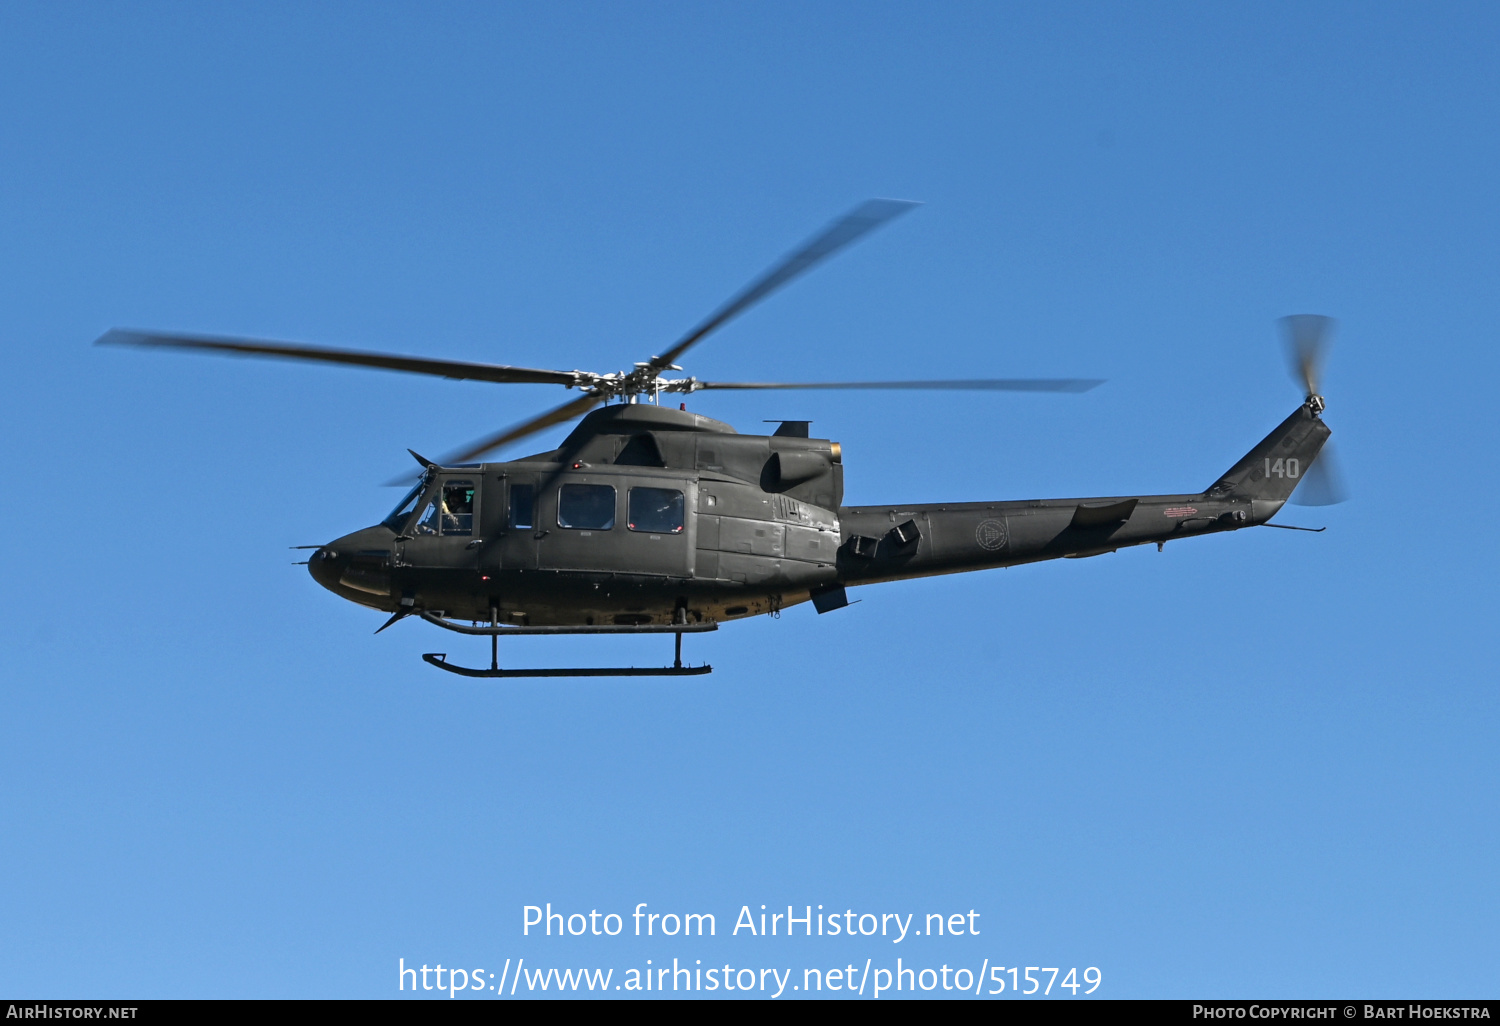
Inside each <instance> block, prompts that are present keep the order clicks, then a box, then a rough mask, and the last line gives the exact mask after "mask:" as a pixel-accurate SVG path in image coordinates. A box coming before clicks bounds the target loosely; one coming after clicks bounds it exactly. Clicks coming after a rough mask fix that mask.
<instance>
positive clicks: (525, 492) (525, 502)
mask: <svg viewBox="0 0 1500 1026" xmlns="http://www.w3.org/2000/svg"><path fill="white" fill-rule="evenodd" d="M535 505H536V490H535V489H534V488H533V487H532V486H531V485H529V484H513V485H511V486H510V526H511V527H531V526H532V520H531V516H532V512H531V511H532V508H533V507H534V506H535Z"/></svg>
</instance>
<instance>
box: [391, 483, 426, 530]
mask: <svg viewBox="0 0 1500 1026" xmlns="http://www.w3.org/2000/svg"><path fill="white" fill-rule="evenodd" d="M425 484H427V480H426V478H423V479H422V480H421V481H418V482H417V483H416V486H415V487H413V488H412V490H411V491H409V492H407V493H406V498H404V499H402V500H401V501H400V502H399V503H397V504H396V508H395V509H393V510H391V515H390V516H388V517H386V518H385V519H384V520H382V521H381V523H382V524H384V525H385V526H386V527H389V528H390V529H391V530H392V531H396V532H397V533H399V532H400V531H401V526H402V525H403V524H404V523H406V518H407V517H409V516H411V511H412V510H414V509H416V508H417V498H418V497H419V496H421V494H422V487H423V486H424V485H425Z"/></svg>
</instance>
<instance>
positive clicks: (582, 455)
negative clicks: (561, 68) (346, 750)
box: [98, 200, 1337, 677]
mask: <svg viewBox="0 0 1500 1026" xmlns="http://www.w3.org/2000/svg"><path fill="white" fill-rule="evenodd" d="M915 205H916V204H914V203H911V202H907V201H902V200H870V201H868V202H866V203H864V204H862V205H860V206H858V207H856V208H855V209H854V210H853V211H851V212H850V213H848V214H846V215H845V216H844V217H841V218H839V219H838V220H836V221H834V222H833V223H832V224H830V225H829V226H828V227H827V228H825V229H824V230H823V231H822V232H820V233H818V234H817V235H815V236H814V237H813V238H811V239H810V240H808V241H807V242H806V243H804V244H803V245H802V246H800V247H799V248H797V249H796V250H794V251H793V252H791V253H790V254H788V255H787V256H786V257H784V258H783V259H782V260H780V261H778V262H777V263H776V264H774V265H773V266H772V267H771V268H770V269H769V270H767V271H766V272H764V273H763V274H761V275H760V276H759V277H758V278H756V279H755V280H754V281H752V282H751V283H750V284H749V285H748V286H746V287H745V288H744V289H743V290H741V291H740V292H739V293H738V294H736V295H735V296H734V297H733V298H731V299H730V300H729V301H728V302H727V303H725V304H724V305H723V306H722V307H720V308H719V309H718V310H716V311H715V312H714V313H713V314H711V315H710V316H709V317H708V318H707V319H706V320H705V321H703V322H702V323H701V324H699V325H698V326H697V327H695V328H694V329H693V330H692V331H690V332H688V333H687V334H686V335H685V336H683V337H682V338H681V339H679V340H678V341H677V342H676V343H675V344H673V345H672V346H671V347H670V348H668V349H667V350H666V351H665V352H663V353H662V354H661V355H659V356H653V357H651V359H649V360H646V361H644V362H641V363H637V364H635V366H634V367H633V369H631V370H628V371H621V372H616V373H607V374H597V373H592V372H588V371H580V370H573V371H557V370H536V369H530V368H524V367H509V366H503V365H498V364H481V363H463V362H457V361H451V360H439V359H431V358H427V357H416V356H397V355H391V354H386V353H371V352H362V351H356V350H346V349H332V348H324V347H315V346H305V345H295V344H287V343H281V342H266V341H259V340H253V339H239V338H226V337H220V336H196V335H182V334H166V333H154V332H143V331H130V330H122V329H115V330H112V331H109V332H107V333H106V334H105V335H104V336H102V337H101V338H100V339H99V340H98V342H99V343H100V344H106V345H132V346H144V347H152V348H166V349H188V350H203V351H208V352H215V353H222V354H229V355H241V356H261V357H279V358H286V359H296V360H312V361H320V362H324V363H337V364H347V365H354V366H361V367H374V368H382V369H386V370H396V371H405V372H408V373H416V374H432V375H439V376H442V377H445V378H454V379H460V380H478V381H490V382H497V383H517V382H519V383H548V384H558V385H562V386H564V387H566V388H569V389H575V390H577V391H579V392H580V393H581V394H580V395H579V396H578V397H576V398H574V399H571V400H569V401H568V402H566V403H564V404H563V405H561V406H558V407H556V408H554V409H552V410H549V411H547V412H545V413H542V414H540V415H538V416H535V417H532V418H531V419H529V420H526V421H524V422H522V423H520V424H517V425H515V426H513V427H509V428H506V429H505V430H503V431H499V432H497V433H495V434H492V435H489V436H486V437H484V438H481V439H479V440H477V441H475V442H473V443H472V444H470V445H467V446H464V447H463V448H462V449H460V450H458V451H456V452H454V453H451V454H449V455H447V456H445V457H443V458H442V459H440V460H429V459H426V458H425V457H422V456H420V455H418V454H417V453H415V452H412V453H411V455H412V456H413V457H415V459H416V460H417V462H418V463H419V464H420V465H421V473H420V476H419V477H418V478H417V479H416V482H415V484H414V485H413V486H412V487H411V489H410V490H409V491H408V492H407V493H406V495H405V496H404V497H403V498H402V500H401V501H400V502H398V503H397V504H396V507H395V508H394V509H393V510H392V511H391V513H390V515H389V516H387V517H386V518H385V519H384V520H382V521H381V522H380V523H378V524H376V525H374V526H371V527H366V528H362V529H360V530H358V531H354V532H353V533H351V534H347V535H344V536H343V537H341V538H337V539H335V540H334V541H331V542H328V543H326V544H323V545H317V546H300V548H306V549H311V550H313V551H312V553H311V555H310V557H309V559H308V560H307V567H308V570H309V572H310V573H311V574H312V576H313V578H314V579H315V580H316V581H317V582H318V583H319V584H321V585H322V586H323V587H325V588H327V589H328V590H329V591H332V592H333V593H334V594H336V595H339V596H341V597H343V598H346V599H349V600H350V601H352V602H357V603H359V604H361V605H365V606H369V607H370V608H372V609H376V610H380V611H381V612H384V613H388V614H390V615H389V618H388V619H387V620H386V621H385V623H384V624H383V625H382V626H381V627H380V628H379V629H378V630H377V631H376V633H377V634H378V633H380V631H383V630H385V629H386V628H387V627H390V626H391V625H392V624H395V623H397V622H398V621H400V620H402V619H405V618H406V617H409V616H413V615H415V616H417V617H420V618H421V619H423V620H425V621H427V622H428V623H430V624H434V625H436V626H438V627H442V628H444V629H446V630H450V631H455V632H458V633H460V634H464V635H471V636H479V637H485V636H487V637H488V638H489V640H490V665H489V666H488V667H469V666H462V665H458V664H456V663H450V662H449V661H448V658H447V654H446V653H437V652H429V653H426V654H424V655H423V656H422V658H423V659H424V660H425V661H426V662H428V663H429V664H431V665H432V666H435V667H438V668H440V669H443V670H447V671H450V672H452V673H457V674H462V675H465V676H469V677H567V676H671V675H692V674H703V673H709V672H711V671H712V667H711V666H708V665H706V664H705V665H701V666H692V665H684V664H683V661H682V636H683V635H684V634H696V633H702V632H706V631H712V630H715V629H717V628H718V626H719V625H720V624H721V623H724V622H726V621H730V620H736V619H739V618H742V617H747V616H753V615H756V614H760V613H773V614H775V613H779V612H780V611H781V610H782V609H785V608H787V607H789V606H793V605H797V604H799V603H802V602H808V601H811V602H812V604H813V607H814V608H815V609H816V610H817V611H818V612H819V613H828V612H831V611H833V610H836V609H840V608H842V607H844V606H846V605H848V604H849V598H848V589H849V588H850V587H852V586H856V585H865V584H876V583H883V582H888V581H901V580H907V579H910V578H915V577H926V576H931V575H935V574H948V573H958V572H962V571H967V570H986V569H991V568H994V567H1005V566H1015V565H1017V564H1021V563H1031V562H1037V561H1040V560H1045V559H1055V558H1058V557H1068V558H1079V557H1083V556H1095V555H1099V554H1102V553H1106V552H1113V551H1115V550H1116V549H1120V548H1124V547H1126V546H1131V545H1145V544H1151V543H1154V544H1156V545H1157V547H1158V548H1160V547H1162V546H1163V545H1165V544H1166V542H1168V541H1174V540H1176V539H1179V538H1186V537H1191V536H1196V535H1206V534H1217V533H1220V532H1224V531H1233V530H1239V529H1241V528H1246V527H1257V526H1269V527H1280V526H1283V525H1279V524H1270V523H1268V521H1269V520H1270V519H1271V517H1272V516H1274V515H1275V514H1276V513H1277V511H1279V510H1280V509H1281V507H1282V505H1283V504H1284V503H1285V502H1286V501H1287V500H1288V498H1289V497H1290V496H1291V495H1292V492H1293V490H1294V489H1296V488H1297V487H1298V486H1299V485H1302V484H1303V482H1304V480H1307V479H1309V478H1311V479H1312V480H1307V484H1306V485H1304V492H1315V493H1316V494H1313V495H1310V496H1308V499H1309V504H1323V503H1326V502H1331V501H1336V500H1337V486H1336V485H1335V483H1334V481H1333V478H1332V477H1331V475H1329V474H1328V473H1327V472H1326V471H1327V462H1326V461H1324V462H1315V461H1317V458H1318V455H1319V452H1320V451H1321V450H1322V449H1323V447H1324V444H1325V442H1326V441H1327V440H1328V437H1329V435H1330V433H1331V432H1330V431H1329V429H1328V427H1327V426H1326V425H1325V424H1324V423H1323V421H1322V419H1321V418H1322V413H1323V410H1324V407H1325V402H1324V399H1323V397H1322V396H1321V395H1320V394H1319V392H1318V371H1319V367H1320V364H1321V359H1322V354H1323V352H1324V349H1325V347H1326V340H1327V338H1328V335H1329V330H1330V328H1331V325H1332V322H1331V321H1330V320H1329V319H1328V318H1326V317H1319V316H1314V315H1300V316H1297V317H1291V318H1285V319H1284V320H1283V326H1284V328H1285V330H1286V333H1287V337H1288V341H1289V343H1290V345H1291V351H1292V357H1293V365H1294V370H1295V373H1296V376H1297V378H1298V380H1299V381H1300V382H1301V383H1302V384H1303V386H1304V388H1305V399H1304V401H1303V402H1302V404H1301V405H1300V406H1299V407H1298V408H1297V409H1296V410H1295V411H1294V412H1293V413H1292V415H1291V416H1289V417H1287V418H1286V420H1284V421H1283V422H1282V423H1281V424H1280V425H1279V426H1278V427H1277V428H1276V429H1275V430H1274V431H1272V432H1271V433H1270V434H1269V435H1267V436H1266V437H1265V438H1264V439H1263V440H1262V441H1261V442H1260V443H1259V444H1258V445H1256V446H1255V447H1254V448H1253V449H1251V450H1250V452H1248V453H1247V454H1246V455H1245V456H1244V458H1243V459H1241V460H1240V461H1239V462H1238V463H1236V464H1234V465H1233V466H1232V467H1231V468H1230V469H1229V470H1228V471H1226V472H1225V473H1224V474H1223V475H1222V476H1221V477H1219V479H1218V480H1216V481H1215V482H1214V483H1213V484H1212V485H1210V486H1209V487H1208V488H1207V489H1205V490H1203V491H1201V492H1193V493H1184V494H1178V495H1137V496H1125V497H1118V496H1117V497H1106V498H1085V499H1040V500H1013V501H995V502H967V503H945V504H943V505H923V504H918V505H899V506H897V505H891V506H860V507H857V508H851V507H846V506H844V505H843V493H844V467H843V453H842V449H841V447H840V445H839V443H837V442H833V441H830V440H828V439H823V438H813V437H810V432H809V430H808V426H809V423H810V422H808V421H795V420H789V421H780V422H779V424H780V426H779V427H778V428H777V429H776V430H775V431H774V432H773V433H771V434H770V435H750V434H740V433H738V432H737V431H736V430H735V429H734V428H733V427H731V426H730V425H728V424H726V423H723V422H722V421H718V420H714V419H711V418H709V417H705V416H703V415H701V414H698V413H690V412H688V411H687V409H686V404H681V405H680V406H679V408H677V409H673V408H671V405H670V404H668V405H662V403H661V397H662V396H663V395H675V394H682V395H689V394H692V393H694V392H699V391H707V390H715V389H758V390H772V389H925V390H941V391H950V390H983V391H1021V392H1063V393H1078V392H1085V391H1088V390H1089V389H1091V388H1093V387H1094V386H1096V385H1098V384H1100V382H1099V381H1097V380H1091V379H1073V378H1043V379H961V380H942V381H838V382H797V383H792V382H721V381H700V380H699V379H697V378H695V377H691V376H689V377H668V376H667V373H668V372H672V371H676V372H681V371H682V368H681V367H680V366H678V365H677V361H678V360H679V359H680V358H681V357H682V356H683V354H684V353H686V352H687V351H688V350H689V349H690V348H692V347H693V346H694V345H696V344H697V343H699V342H701V341H702V340H703V339H704V338H706V337H707V336H708V335H710V334H711V333H712V332H714V331H715V330H717V329H718V328H720V327H722V326H723V325H724V324H726V323H727V322H729V321H730V320H731V319H733V318H734V317H736V316H738V315H739V314H741V313H743V312H744V311H745V310H746V309H748V308H749V307H751V306H753V305H754V304H755V303H757V302H759V301H760V300H762V299H764V298H766V297H767V296H768V295H770V294H771V293H772V292H774V291H776V290H777V289H779V288H781V287H783V286H785V285H786V284H788V283H789V282H791V281H792V280H793V279H795V278H797V277H799V276H800V275H802V274H803V273H805V272H806V271H808V270H810V269H811V268H812V267H814V266H815V265H817V264H818V263H820V262H822V261H823V260H825V259H827V258H828V257H829V256H832V255H833V254H834V253H836V252H838V251H839V250H841V249H843V248H844V247H846V246H848V245H849V244H850V243H852V242H854V241H855V240H857V239H859V238H861V237H862V236H864V235H866V234H868V233H869V232H871V231H873V230H874V229H876V228H878V227H880V226H881V225H883V224H885V223H887V222H889V221H890V220H892V219H893V218H895V217H897V216H899V215H901V214H903V213H905V212H906V211H907V210H909V209H911V208H912V207H913V206H915ZM579 417H582V420H581V421H580V422H579V423H578V425H577V426H576V427H575V428H574V429H573V430H572V432H571V433H570V434H569V435H568V436H567V437H566V438H565V439H564V440H563V442H562V444H561V445H559V446H558V447H557V448H556V449H552V450H550V451H547V452H542V453H537V454H535V455H531V456H526V457H523V458H521V459H516V460H510V461H506V462H494V463H491V462H478V461H480V460H481V458H482V457H484V456H486V455H488V454H490V453H492V452H495V451H496V450H498V449H500V448H502V447H504V446H507V445H510V444H511V443H514V442H517V441H520V440H521V439H524V438H527V437H529V436H531V435H533V434H535V433H537V432H539V431H542V430H545V429H546V428H549V427H552V426H554V425H558V424H563V423H566V422H568V421H572V420H574V419H577V418H579ZM408 451H410V450H408ZM1320 469H1321V471H1322V472H1321V473H1320V472H1319V471H1320ZM1293 529H1299V528H1293ZM1300 529H1303V530H1306V528H1300ZM579 634H672V635H674V637H675V658H674V661H673V665H672V666H664V667H547V668H537V669H515V668H507V667H501V666H500V663H499V654H498V653H499V639H500V638H502V637H512V636H518V635H579Z"/></svg>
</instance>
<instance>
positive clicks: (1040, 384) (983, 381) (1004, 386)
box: [697, 378, 1104, 392]
mask: <svg viewBox="0 0 1500 1026" xmlns="http://www.w3.org/2000/svg"><path fill="white" fill-rule="evenodd" d="M1102 384H1104V380H1103V379H1102V378H960V379H957V380H953V381H800V382H768V381H767V382H762V381H701V382H699V383H698V385H697V388H738V389H746V388H764V389H775V388H829V389H832V388H838V389H856V388H857V389H918V390H923V391H945V392H1087V391H1088V390H1089V389H1091V388H1095V387H1097V386H1099V385H1102Z"/></svg>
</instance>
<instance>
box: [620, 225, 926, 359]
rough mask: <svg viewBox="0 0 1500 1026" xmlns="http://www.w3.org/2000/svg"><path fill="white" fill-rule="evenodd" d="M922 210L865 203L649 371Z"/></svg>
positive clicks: (791, 256) (756, 283)
mask: <svg viewBox="0 0 1500 1026" xmlns="http://www.w3.org/2000/svg"><path fill="white" fill-rule="evenodd" d="M916 206H921V204H920V203H914V202H912V201H911V200H893V199H872V200H866V201H865V202H864V203H861V204H860V205H859V206H857V207H855V208H854V209H853V210H851V211H850V212H849V213H847V214H845V215H844V216H843V217H841V218H839V219H838V220H837V221H835V222H833V223H832V224H830V225H829V226H828V227H827V228H825V229H823V231H822V232H820V233H818V234H817V235H815V236H813V237H812V238H811V239H809V240H808V241H807V242H805V243H803V244H802V246H801V247H800V248H799V249H796V250H794V251H793V252H791V253H788V254H787V255H786V256H785V257H782V259H781V260H780V262H778V263H777V264H775V265H773V266H772V267H771V268H770V269H769V270H768V271H766V272H765V273H764V274H762V275H761V276H760V277H759V278H757V279H755V280H754V281H753V282H751V283H750V284H749V285H747V286H746V287H745V288H744V290H743V291H741V292H740V293H739V294H738V295H736V296H735V297H734V298H733V299H731V300H730V301H729V302H727V303H725V304H724V305H723V306H721V307H719V309H718V310H716V311H714V313H713V314H711V315H710V316H709V318H708V320H706V321H704V322H703V323H702V324H700V325H698V326H697V327H696V328H694V329H693V330H692V331H690V332H688V333H687V334H686V335H685V336H683V338H682V339H681V340H679V341H678V342H677V344H676V345H674V346H672V348H671V349H668V350H667V351H666V352H665V353H662V354H661V355H660V356H656V357H652V359H651V362H650V364H649V365H648V366H649V367H650V370H651V372H652V373H656V374H659V373H661V372H662V371H664V370H666V369H667V368H669V367H670V366H672V364H674V363H676V362H677V358H678V357H680V356H681V355H682V354H683V353H685V352H687V350H688V348H689V347H690V346H692V345H693V344H694V343H696V342H699V341H701V340H702V339H703V338H704V336H706V335H708V334H709V333H710V332H712V331H715V330H717V329H718V328H721V327H723V326H724V325H725V324H726V323H727V322H729V321H730V320H732V319H733V318H735V317H736V316H738V315H739V314H741V313H744V312H745V311H746V310H747V309H749V308H750V307H751V306H754V305H755V304H756V303H758V302H760V301H761V300H762V299H765V298H766V297H767V296H769V295H770V294H771V293H772V292H775V291H776V290H777V289H779V288H781V287H782V286H783V285H785V284H787V283H788V282H790V281H792V280H793V279H794V278H796V277H797V276H798V275H801V274H803V273H805V272H807V271H809V270H811V269H812V268H813V267H815V266H816V265H817V264H818V263H820V262H821V261H823V260H826V259H827V258H828V257H830V256H832V255H833V254H835V253H837V252H838V251H839V250H841V249H843V248H844V247H845V246H847V245H849V244H850V243H851V242H854V241H855V240H857V239H859V238H860V237H861V236H863V235H865V234H867V233H869V232H872V231H874V230H875V229H876V228H879V227H880V226H881V225H883V224H885V223H886V222H887V221H889V220H891V219H892V218H895V217H899V216H900V215H901V214H904V213H906V212H907V211H908V210H910V209H911V208H912V207H916Z"/></svg>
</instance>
